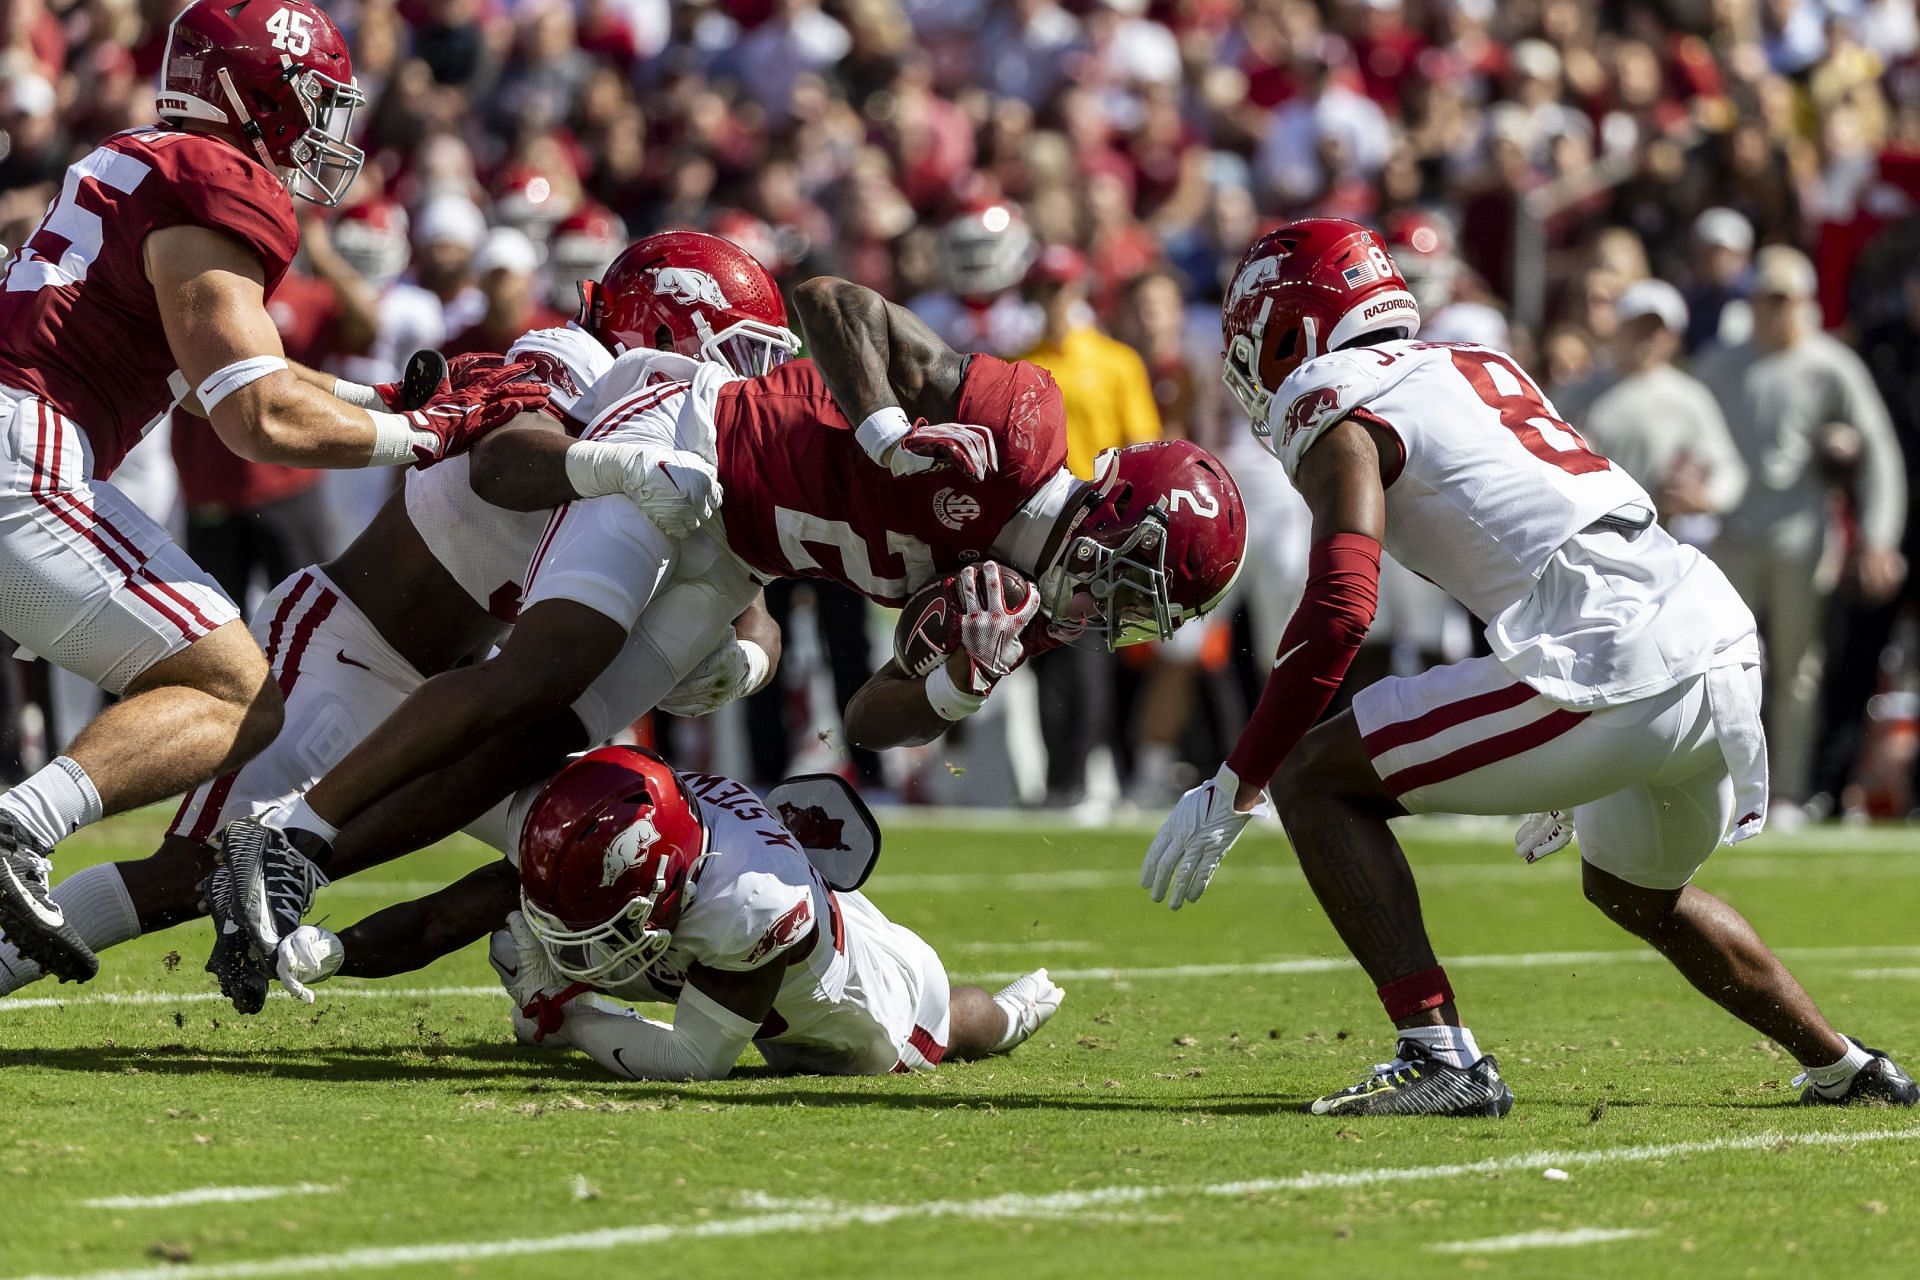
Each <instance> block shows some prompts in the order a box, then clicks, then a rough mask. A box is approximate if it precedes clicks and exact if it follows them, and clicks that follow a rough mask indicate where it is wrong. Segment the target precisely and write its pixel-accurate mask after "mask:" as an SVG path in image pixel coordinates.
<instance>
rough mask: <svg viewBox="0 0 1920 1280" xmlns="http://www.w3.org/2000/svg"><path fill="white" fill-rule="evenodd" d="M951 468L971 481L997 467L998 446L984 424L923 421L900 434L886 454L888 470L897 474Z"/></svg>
mask: <svg viewBox="0 0 1920 1280" xmlns="http://www.w3.org/2000/svg"><path fill="white" fill-rule="evenodd" d="M943 467H953V468H955V469H957V470H959V471H964V472H965V473H966V474H967V478H968V479H970V480H984V479H986V478H987V477H988V476H990V475H992V474H993V473H994V472H995V471H998V470H999V469H1000V447H999V446H998V445H997V444H995V443H994V440H993V433H992V432H990V431H988V430H987V429H986V428H985V427H976V426H973V425H971V424H969V423H965V422H939V423H934V422H922V423H919V424H917V425H916V426H914V427H913V428H912V429H911V430H909V431H908V432H907V434H906V435H904V436H902V437H900V440H899V441H898V443H896V444H895V445H894V446H893V448H892V449H891V450H889V451H888V453H887V469H888V470H889V471H891V472H893V474H895V475H897V476H913V475H919V474H920V473H921V472H923V471H936V470H939V469H941V468H943Z"/></svg>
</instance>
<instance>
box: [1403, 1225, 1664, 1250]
mask: <svg viewBox="0 0 1920 1280" xmlns="http://www.w3.org/2000/svg"><path fill="white" fill-rule="evenodd" d="M1652 1234H1653V1232H1651V1231H1648V1230H1645V1229H1643V1228H1639V1227H1575V1228H1574V1229H1573V1230H1571V1231H1522V1232H1520V1233H1519V1234H1518V1235H1511V1236H1488V1237H1487V1238H1486V1239H1484V1240H1448V1241H1445V1242H1443V1243H1441V1244H1430V1245H1428V1246H1427V1251H1428V1252H1429V1253H1512V1252H1514V1251H1515V1250H1518V1249H1574V1248H1578V1247H1579V1246H1581V1245H1586V1244H1612V1243H1613V1242H1614V1241H1615V1240H1639V1239H1641V1238H1643V1237H1645V1236H1650V1235H1652Z"/></svg>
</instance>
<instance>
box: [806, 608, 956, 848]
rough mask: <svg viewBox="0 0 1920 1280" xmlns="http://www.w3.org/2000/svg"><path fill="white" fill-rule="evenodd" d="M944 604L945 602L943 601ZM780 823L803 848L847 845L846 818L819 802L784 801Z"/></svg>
mask: <svg viewBox="0 0 1920 1280" xmlns="http://www.w3.org/2000/svg"><path fill="white" fill-rule="evenodd" d="M942 604H943V605H944V604H945V602H944V601H942ZM780 825H782V826H784V827H785V828H786V829H787V830H789V831H791V832H793V838H794V839H795V840H798V841H799V842H800V847H801V848H802V849H818V850H820V851H821V852H823V853H839V852H843V851H844V850H845V849H846V847H847V836H846V828H847V823H846V820H845V819H844V818H829V817H828V816H827V811H826V810H825V809H822V808H821V807H820V806H819V805H817V804H810V805H808V806H807V807H806V808H804V809H802V808H801V807H800V806H799V805H797V804H794V803H792V802H791V801H788V802H786V803H783V804H782V805H781V806H780Z"/></svg>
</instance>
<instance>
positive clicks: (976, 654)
mask: <svg viewBox="0 0 1920 1280" xmlns="http://www.w3.org/2000/svg"><path fill="white" fill-rule="evenodd" d="M955 585H957V586H958V587H959V589H960V647H961V648H962V649H964V650H966V654H967V660H968V662H969V663H970V664H971V668H972V674H973V677H974V689H973V692H975V693H984V692H985V691H986V690H987V689H991V688H992V687H993V686H994V685H995V684H997V683H998V682H999V681H1001V680H1003V679H1005V678H1006V677H1007V676H1008V675H1010V674H1012V672H1013V669H1014V668H1015V667H1018V666H1019V665H1020V664H1021V662H1023V661H1025V659H1026V656H1027V654H1026V645H1025V644H1024V643H1023V642H1022V640H1021V633H1022V632H1024V631H1025V630H1026V629H1027V624H1028V623H1029V622H1032V621H1033V616H1034V615H1035V614H1036V613H1038V612H1040V590H1039V588H1038V587H1036V586H1033V585H1032V584H1026V595H1025V597H1024V598H1022V599H1021V600H1020V602H1019V603H1017V604H1010V603H1008V601H1007V579H1006V577H1005V576H1003V575H1002V574H1001V572H1000V566H999V564H997V563H996V562H994V561H992V560H989V561H987V562H986V563H985V564H980V565H968V566H967V567H966V568H964V569H962V570H961V571H960V573H959V575H958V577H957V579H956V583H955Z"/></svg>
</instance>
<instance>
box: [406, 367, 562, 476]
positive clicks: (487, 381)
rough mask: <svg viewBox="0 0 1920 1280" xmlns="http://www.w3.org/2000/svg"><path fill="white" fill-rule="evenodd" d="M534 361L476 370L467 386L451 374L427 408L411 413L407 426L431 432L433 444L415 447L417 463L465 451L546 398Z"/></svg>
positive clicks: (430, 461)
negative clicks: (457, 382)
mask: <svg viewBox="0 0 1920 1280" xmlns="http://www.w3.org/2000/svg"><path fill="white" fill-rule="evenodd" d="M532 372H533V363H532V362H531V361H525V360H522V361H515V362H513V363H511V364H501V365H500V366H499V367H497V368H487V369H478V368H476V369H474V370H472V371H471V372H470V374H469V375H468V377H467V379H466V383H465V385H464V386H456V385H454V384H453V383H452V380H451V379H449V381H448V383H447V384H446V386H445V388H444V389H443V390H442V391H441V392H440V394H438V395H436V396H435V397H434V398H433V399H432V400H431V401H429V402H428V403H427V405H426V406H425V407H424V408H421V409H416V410H413V411H412V412H410V413H408V414H407V415H406V416H407V422H408V424H409V425H411V426H413V427H415V428H417V429H419V430H421V431H424V432H427V433H428V434H430V435H432V436H433V438H434V440H435V444H434V445H433V446H432V447H431V448H428V447H416V448H415V450H414V453H415V454H416V455H417V456H418V457H419V462H418V463H417V464H416V465H418V466H422V467H425V466H431V465H432V464H433V463H435V462H438V461H440V460H441V459H442V458H451V457H454V456H456V455H458V454H462V453H465V452H466V451H467V450H468V449H471V448H472V447H473V446H474V445H475V444H477V443H479V441H480V439H481V438H482V437H483V436H485V435H486V434H487V433H488V432H489V431H492V430H493V429H494V428H495V427H501V426H505V425H506V424H507V423H509V422H511V421H513V420H514V419H515V418H517V417H519V416H520V415H521V414H523V413H531V412H533V411H535V410H537V409H539V408H540V406H541V405H543V404H545V403H546V402H547V394H548V392H547V385H546V384H545V383H543V382H535V381H533V380H532V379H531V378H530V377H529V376H528V375H530V374H531V373H532Z"/></svg>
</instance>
